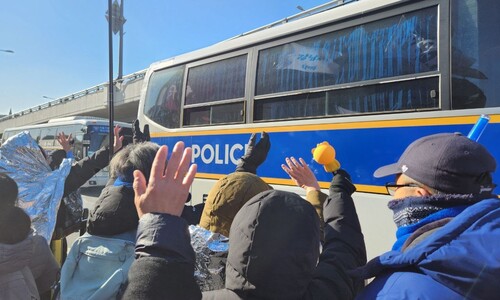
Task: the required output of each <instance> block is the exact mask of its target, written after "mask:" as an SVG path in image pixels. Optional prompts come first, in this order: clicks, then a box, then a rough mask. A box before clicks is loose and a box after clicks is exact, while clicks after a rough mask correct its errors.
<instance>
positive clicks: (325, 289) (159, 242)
mask: <svg viewBox="0 0 500 300" xmlns="http://www.w3.org/2000/svg"><path fill="white" fill-rule="evenodd" d="M347 178H348V175H347V173H343V172H339V174H337V175H335V177H334V180H333V181H332V186H331V187H330V197H329V198H328V199H327V201H325V204H324V211H323V216H324V220H325V223H326V224H325V243H324V245H323V251H322V253H321V255H320V256H319V262H318V263H317V259H318V254H319V243H320V238H319V220H318V217H317V214H316V212H315V210H314V208H313V207H312V206H311V205H310V204H309V203H308V202H306V201H305V200H303V199H302V198H301V197H299V196H298V195H296V194H293V193H288V192H282V191H274V190H272V191H266V192H263V193H260V194H258V195H257V196H255V197H254V198H252V199H251V200H250V201H249V202H247V203H246V204H245V205H244V206H243V207H242V208H241V210H240V211H239V212H238V214H237V215H236V217H235V220H234V222H233V225H232V226H231V231H230V239H229V240H230V248H229V255H228V261H227V266H226V288H225V289H223V290H217V291H210V292H205V293H203V295H201V294H200V292H199V290H198V287H197V286H196V284H195V282H194V279H193V275H192V272H193V269H194V267H193V264H194V253H193V250H192V248H191V247H190V242H189V234H188V232H187V224H186V223H185V222H184V221H183V220H182V219H180V218H177V217H174V216H171V215H167V214H147V215H145V216H143V218H142V219H141V220H140V222H139V223H140V225H139V230H138V240H137V244H136V256H137V259H136V261H135V262H134V264H133V265H132V267H131V269H130V271H129V286H128V288H127V291H126V293H125V298H126V299H201V298H203V299H353V298H354V297H355V295H356V293H357V292H358V291H359V290H360V289H361V288H362V286H363V283H362V282H361V281H357V280H354V279H353V278H351V277H350V276H348V275H347V271H348V270H351V269H354V268H356V267H359V266H362V265H364V264H365V263H366V251H365V245H364V240H363V235H362V233H361V229H360V225H359V221H358V217H357V214H356V210H355V207H354V203H353V201H352V198H351V194H352V193H353V192H354V190H355V189H354V186H353V185H352V184H351V183H350V181H349V180H348V179H347ZM316 263H317V264H316ZM181 270H182V271H181ZM174 272H177V274H174Z"/></svg>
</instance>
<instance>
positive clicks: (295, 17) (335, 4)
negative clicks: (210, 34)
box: [223, 0, 359, 42]
mask: <svg viewBox="0 0 500 300" xmlns="http://www.w3.org/2000/svg"><path fill="white" fill-rule="evenodd" d="M356 1H359V0H334V1H330V2H327V3H324V4H321V5H318V6H316V7H313V8H311V9H308V10H304V11H302V12H300V13H298V14H295V15H292V16H289V17H286V18H283V19H281V20H278V21H274V22H272V23H270V24H267V25H264V26H261V27H259V28H256V29H253V30H250V31H247V32H244V33H241V34H239V35H237V36H234V37H232V38H229V39H227V40H225V41H229V40H234V39H237V38H239V37H242V36H246V35H249V34H252V33H256V32H259V31H262V30H266V29H269V28H273V27H276V26H280V25H283V24H286V23H288V22H291V21H295V20H299V19H302V18H305V17H307V16H311V15H315V14H317V13H320V12H323V11H326V10H329V9H332V8H335V7H338V6H342V5H344V4H348V3H351V2H356ZM225 41H223V42H225Z"/></svg>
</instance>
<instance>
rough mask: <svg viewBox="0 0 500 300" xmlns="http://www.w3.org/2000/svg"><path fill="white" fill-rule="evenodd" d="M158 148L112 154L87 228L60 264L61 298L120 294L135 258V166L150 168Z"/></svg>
mask: <svg viewBox="0 0 500 300" xmlns="http://www.w3.org/2000/svg"><path fill="white" fill-rule="evenodd" d="M157 150H158V145H156V144H154V143H150V142H149V143H139V144H133V145H128V146H127V147H125V148H124V149H122V150H121V151H120V152H118V153H117V154H116V155H115V157H113V159H112V160H111V163H110V174H111V176H112V178H111V179H110V180H109V181H108V183H107V184H106V186H105V187H104V189H103V190H102V192H101V194H100V196H99V198H98V199H97V201H96V203H95V206H94V208H93V209H92V211H91V212H90V215H89V219H88V222H87V233H86V234H84V235H83V236H81V237H79V238H78V239H77V240H76V241H75V243H74V244H73V246H72V247H71V249H70V252H69V254H68V257H67V260H66V262H65V263H64V265H63V268H62V270H61V291H60V293H61V298H62V299H111V298H117V297H119V295H120V293H121V292H122V290H123V288H124V287H125V285H126V281H127V274H128V270H129V268H130V265H131V264H132V262H133V260H134V246H135V232H136V229H137V224H138V221H139V217H138V216H137V211H136V210H135V206H134V191H133V189H132V181H133V178H132V172H133V170H135V169H138V170H141V171H143V172H145V173H148V174H149V171H150V169H151V165H152V162H153V159H154V156H155V154H156V151H157Z"/></svg>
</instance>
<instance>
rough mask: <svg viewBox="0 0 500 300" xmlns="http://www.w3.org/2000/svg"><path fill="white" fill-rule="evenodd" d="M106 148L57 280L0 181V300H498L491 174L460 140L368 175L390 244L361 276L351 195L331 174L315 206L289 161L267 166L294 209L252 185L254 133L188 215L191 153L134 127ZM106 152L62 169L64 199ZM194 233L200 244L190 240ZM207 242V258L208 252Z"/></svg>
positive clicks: (309, 184)
mask: <svg viewBox="0 0 500 300" xmlns="http://www.w3.org/2000/svg"><path fill="white" fill-rule="evenodd" d="M114 134H115V137H116V138H115V141H116V144H115V145H114V150H115V155H114V156H113V158H112V160H111V161H110V162H109V167H110V180H109V181H108V183H107V184H106V186H105V187H104V189H103V190H102V192H101V194H100V196H99V198H98V200H97V202H96V205H95V207H94V208H93V209H92V211H91V212H90V215H89V218H88V221H87V223H86V233H85V234H83V235H82V236H80V237H79V238H78V239H77V240H76V241H75V242H74V244H73V245H72V247H71V249H70V251H69V254H68V257H67V259H66V261H65V262H64V263H63V264H62V266H59V265H58V264H57V262H56V261H55V260H54V258H53V257H52V253H51V252H50V249H49V247H48V243H47V241H46V240H45V239H44V238H43V237H41V236H39V235H37V234H36V233H33V231H31V230H30V225H31V220H30V218H29V216H28V215H27V214H26V213H25V212H24V211H23V209H21V208H19V207H17V206H16V199H17V198H18V185H17V184H16V182H15V180H13V179H12V178H11V177H10V176H9V174H6V173H0V190H1V193H2V195H3V196H2V197H1V199H0V290H1V291H2V292H1V293H0V298H1V299H49V298H50V297H53V298H59V299H439V298H442V299H496V298H497V297H498V295H499V294H500V286H499V285H498V284H497V282H498V279H497V278H500V201H499V198H498V196H497V195H495V194H494V193H493V191H494V188H495V184H494V183H493V178H492V173H493V172H494V171H495V169H496V161H495V159H494V157H493V156H492V155H491V154H490V153H489V152H488V150H487V149H486V148H484V147H483V146H482V145H481V144H479V143H477V142H475V141H472V140H470V139H468V138H467V137H465V136H463V135H460V134H457V133H443V134H435V135H430V136H425V137H422V138H420V139H418V140H416V141H414V142H413V143H412V144H410V145H409V146H408V147H407V148H406V150H405V151H404V153H403V154H402V155H401V157H400V158H399V160H398V161H397V162H396V163H393V164H390V165H386V166H383V167H380V168H379V169H377V170H376V171H375V173H374V176H375V177H386V176H393V177H394V183H389V184H387V185H386V187H387V190H388V193H389V194H391V195H392V196H393V200H391V201H390V202H389V204H388V206H389V209H391V210H392V211H393V212H394V222H395V223H396V225H397V232H396V237H397V240H396V242H395V243H394V245H393V247H392V249H390V250H389V249H388V252H386V253H383V254H381V255H380V256H378V257H376V258H374V259H372V260H371V261H369V262H367V259H366V249H365V243H364V237H363V234H362V231H361V227H360V222H359V220H358V215H357V213H356V208H355V205H354V201H353V198H352V194H353V193H354V192H355V191H356V188H355V186H354V184H353V183H352V182H351V178H350V175H349V173H348V171H347V170H343V169H338V170H334V171H333V172H332V180H331V183H330V187H329V190H328V194H325V193H323V192H322V190H321V188H320V185H319V183H318V181H317V179H316V177H315V175H314V173H313V172H312V171H311V169H310V168H309V166H308V164H307V163H306V161H305V160H304V159H303V158H298V159H296V158H295V157H293V156H290V157H287V158H286V159H285V161H284V162H276V163H277V164H281V168H282V169H283V171H284V172H286V173H287V174H288V175H289V176H290V178H291V179H292V180H293V182H295V183H296V184H297V186H299V187H301V188H303V189H304V192H305V194H306V197H305V199H304V198H302V197H301V196H299V195H298V194H295V193H292V192H288V191H281V190H275V189H273V187H271V186H270V185H268V184H267V183H266V182H265V181H264V180H262V179H261V178H260V177H259V176H258V167H259V166H260V165H261V164H262V163H263V162H264V161H265V160H266V158H267V156H268V153H269V151H271V136H270V135H269V134H267V133H265V132H263V133H262V134H261V136H260V138H259V139H258V135H257V134H255V133H254V134H252V135H251V137H250V139H249V142H248V145H247V147H246V151H245V153H244V155H243V156H242V157H241V158H240V160H239V161H238V164H237V166H236V169H235V172H233V173H231V174H227V175H226V176H223V177H222V178H220V179H219V180H218V181H217V182H216V183H215V184H214V186H213V187H212V189H211V190H210V191H209V193H208V197H207V199H206V202H205V203H204V204H202V206H201V207H200V206H197V207H196V209H197V210H198V211H199V212H200V213H199V214H197V215H193V214H192V211H193V210H194V207H189V206H188V205H186V204H187V202H188V200H189V199H190V197H191V196H190V193H189V191H190V188H191V184H192V182H193V180H194V178H195V175H196V171H197V166H196V164H193V163H192V149H191V148H189V147H185V145H184V143H183V142H178V143H176V144H175V146H174V147H173V149H169V148H168V147H167V146H159V145H157V144H155V143H153V142H151V141H150V138H149V130H148V128H147V125H146V126H144V129H143V130H142V131H141V130H140V127H139V124H138V122H137V121H136V122H135V123H134V143H133V144H130V145H127V146H125V147H122V139H121V138H120V136H119V128H115V132H114ZM70 138H71V137H65V136H64V135H62V136H61V137H60V138H59V140H60V143H61V145H62V146H63V149H64V150H65V152H66V155H61V159H64V157H68V152H70V151H69V150H68V143H69V142H70ZM257 139H258V141H257ZM41 151H42V152H43V149H41ZM106 151H108V150H106V149H103V150H102V151H101V152H97V153H95V154H94V156H93V157H89V158H85V159H84V160H82V161H80V162H77V163H76V164H74V165H73V166H72V167H71V171H70V172H69V175H68V176H67V179H66V181H65V189H64V196H67V195H68V194H69V193H71V192H73V191H75V190H76V189H77V188H78V187H79V186H81V184H83V182H85V180H83V179H84V178H87V177H89V176H92V175H93V174H94V173H95V171H96V170H98V169H100V168H103V167H104V166H106V165H107V164H108V160H107V159H105V158H104V157H106V156H108V157H109V152H106ZM169 152H171V153H170V158H169V159H168V161H167V157H168V156H169ZM61 154H64V153H61ZM291 154H292V153H291ZM100 155H102V156H100ZM69 156H71V154H69ZM47 157H49V156H47ZM99 157H100V158H99ZM49 161H50V162H52V161H55V160H51V159H49ZM49 161H48V162H47V163H49ZM58 164H60V162H59V161H58V162H56V163H55V164H54V166H51V167H52V169H54V168H57V166H58ZM61 203H64V202H61ZM60 214H61V213H60V212H59V214H58V219H60V218H62V217H61V216H60ZM374 217H376V216H374ZM58 222H60V221H58ZM190 225H191V226H190ZM200 232H205V233H208V235H207V236H208V237H209V238H208V239H206V240H204V239H201V240H200V235H199V233H200ZM383 234H387V233H383ZM214 241H216V242H217V243H218V244H217V245H219V246H221V247H219V248H218V250H215V249H214V248H213V247H210V245H209V243H210V242H214ZM199 243H203V246H204V247H205V248H204V249H203V251H200V250H199V249H200V247H199ZM205 243H206V244H205ZM207 249H208V250H207ZM59 270H60V279H58V278H57V274H58V272H59ZM54 283H57V284H56V285H54ZM54 286H57V287H58V288H54Z"/></svg>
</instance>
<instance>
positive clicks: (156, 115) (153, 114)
mask: <svg viewBox="0 0 500 300" xmlns="http://www.w3.org/2000/svg"><path fill="white" fill-rule="evenodd" d="M180 101H181V95H180V93H179V92H178V90H177V85H175V84H168V83H167V84H165V85H164V86H163V88H162V89H161V91H160V93H159V94H158V98H157V99H156V104H155V105H154V106H153V107H151V108H150V109H149V110H148V113H147V115H148V116H150V118H151V119H152V120H153V121H155V122H157V123H159V124H161V125H163V126H166V127H168V128H179V126H180Z"/></svg>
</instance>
